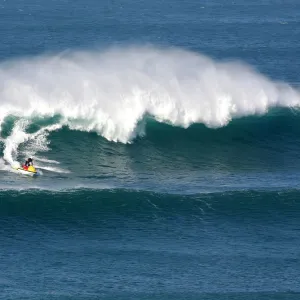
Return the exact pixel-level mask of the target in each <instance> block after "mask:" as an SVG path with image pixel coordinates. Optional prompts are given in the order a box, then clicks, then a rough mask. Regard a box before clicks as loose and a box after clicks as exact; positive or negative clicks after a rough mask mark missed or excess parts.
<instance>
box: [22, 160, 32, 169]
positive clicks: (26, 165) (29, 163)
mask: <svg viewBox="0 0 300 300" xmlns="http://www.w3.org/2000/svg"><path fill="white" fill-rule="evenodd" d="M29 166H33V160H32V158H28V159H27V160H26V161H25V164H24V166H23V167H24V169H27V168H28V167H29Z"/></svg>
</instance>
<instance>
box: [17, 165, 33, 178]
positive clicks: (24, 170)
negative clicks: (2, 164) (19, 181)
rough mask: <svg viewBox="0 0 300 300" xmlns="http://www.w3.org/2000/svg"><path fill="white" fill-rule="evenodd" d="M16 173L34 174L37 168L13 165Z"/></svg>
mask: <svg viewBox="0 0 300 300" xmlns="http://www.w3.org/2000/svg"><path fill="white" fill-rule="evenodd" d="M14 169H15V170H16V171H17V172H18V173H20V174H23V175H29V176H36V175H37V174H38V173H37V170H36V168H35V167H34V166H29V167H26V166H22V167H15V168H14Z"/></svg>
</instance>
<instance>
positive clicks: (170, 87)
mask: <svg viewBox="0 0 300 300" xmlns="http://www.w3.org/2000/svg"><path fill="white" fill-rule="evenodd" d="M0 100H1V103H0V125H1V123H2V122H3V120H4V118H5V117H6V116H8V115H15V116H19V117H21V118H27V119H30V118H32V117H34V116H54V115H56V114H60V115H61V116H62V118H61V119H60V120H59V121H58V124H56V125H54V126H57V128H59V127H60V126H63V125H67V126H69V127H70V128H71V129H76V130H82V131H96V132H97V133H99V134H101V135H102V136H104V137H105V138H107V139H108V140H112V141H121V142H124V143H127V142H130V141H131V140H132V139H133V138H134V137H135V136H137V135H142V134H143V133H144V128H143V126H140V127H138V126H137V124H138V122H139V121H140V120H142V119H143V117H144V116H145V114H150V115H152V116H153V117H154V118H155V119H156V120H158V121H161V122H168V123H171V124H174V125H176V126H183V127H188V126H189V125H191V124H192V123H204V124H205V125H207V126H208V127H219V126H225V125H226V124H228V122H230V120H231V119H232V118H235V117H241V116H246V115H253V114H264V113H266V112H267V111H268V109H269V108H270V107H274V106H283V107H296V106H299V104H300V96H299V92H298V91H297V90H295V89H293V88H291V87H290V86H289V85H287V84H283V83H275V82H272V81H271V80H269V79H267V78H266V77H264V76H262V75H261V74H259V73H257V72H255V71H254V70H253V69H252V68H250V67H249V66H246V65H244V64H242V63H237V62H235V63H233V62H226V63H222V62H218V61H214V60H212V59H210V58H208V57H205V56H203V55H200V54H196V53H193V52H188V51H183V50H170V49H158V48H153V47H152V48H151V47H140V48H126V49H124V48H119V49H110V50H108V51H106V52H77V53H64V54H61V55H57V56H54V55H53V56H51V55H49V56H40V57H36V58H33V59H23V60H18V61H15V62H5V63H2V64H1V65H0ZM14 130H15V131H14V132H13V136H11V137H10V138H8V139H6V141H5V144H6V149H7V150H6V152H5V153H6V154H5V155H6V159H9V160H11V159H12V157H10V156H9V155H8V154H7V153H8V152H11V153H13V152H14V151H15V145H14V144H11V143H10V141H11V140H12V139H13V140H14V141H17V142H16V144H20V143H21V142H22V141H25V140H26V139H28V135H27V134H26V133H25V131H24V128H22V126H20V125H18V124H16V127H15V128H14ZM48 130H52V129H51V128H49V129H48ZM53 130H54V129H53ZM40 136H42V135H40ZM44 142H45V140H43V143H44ZM39 147H40V146H38V147H37V148H39ZM33 148H34V147H33Z"/></svg>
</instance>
